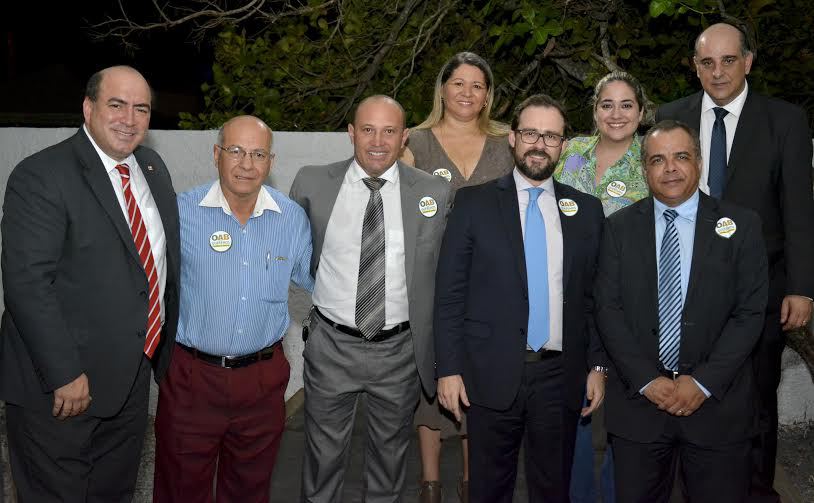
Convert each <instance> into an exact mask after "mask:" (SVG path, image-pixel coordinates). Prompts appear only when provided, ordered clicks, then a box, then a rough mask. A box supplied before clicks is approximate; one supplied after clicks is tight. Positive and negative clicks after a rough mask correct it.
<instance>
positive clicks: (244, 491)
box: [153, 346, 291, 503]
mask: <svg viewBox="0 0 814 503" xmlns="http://www.w3.org/2000/svg"><path fill="white" fill-rule="evenodd" d="M290 370H291V368H290V367H289V365H288V360H287V359H286V357H285V354H284V353H283V351H282V349H280V350H278V351H275V353H274V356H273V357H272V358H270V359H268V360H265V361H261V362H257V363H254V364H252V365H249V366H248V367H243V368H237V369H226V368H221V367H218V366H215V365H211V364H208V363H205V362H203V361H201V360H198V359H196V358H195V357H193V356H192V355H191V354H189V353H188V352H186V351H184V350H183V349H181V348H179V347H177V346H176V347H175V349H174V353H173V356H172V364H171V365H170V368H169V371H168V372H167V375H166V377H165V379H164V380H163V381H162V382H161V385H160V387H159V394H158V411H157V413H156V418H155V442H156V449H155V478H154V486H153V501H154V502H155V503H162V502H207V501H213V499H214V497H215V495H217V501H218V502H224V503H226V502H232V501H240V502H242V503H243V502H254V501H257V502H267V501H268V500H269V493H270V487H269V486H270V480H271V473H272V471H273V469H274V461H275V459H276V458H277V451H278V449H279V447H280V438H281V437H282V433H283V429H284V428H285V399H284V393H285V389H286V386H287V385H288V377H289V373H290ZM216 467H217V484H216V487H213V480H214V478H215V469H216Z"/></svg>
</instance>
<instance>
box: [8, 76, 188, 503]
mask: <svg viewBox="0 0 814 503" xmlns="http://www.w3.org/2000/svg"><path fill="white" fill-rule="evenodd" d="M151 98H152V95H151V91H150V87H149V86H148V84H147V82H146V81H145V80H144V77H142V76H141V74H140V73H138V72H137V71H136V70H134V69H133V68H130V67H112V68H107V69H105V70H102V71H100V72H98V73H96V74H94V75H93V76H92V77H91V78H90V80H89V81H88V86H87V88H86V91H85V100H84V103H83V105H82V111H83V114H84V119H85V124H84V126H83V127H82V128H81V129H80V130H79V131H78V132H77V133H76V134H75V135H74V136H73V137H71V138H69V139H67V140H65V141H63V142H62V143H59V144H57V145H54V146H52V147H49V148H47V149H45V150H43V151H41V152H38V153H36V154H34V155H32V156H31V157H28V158H27V159H25V160H23V161H22V162H21V163H20V164H19V165H17V167H16V168H14V171H13V172H12V173H11V176H10V177H9V180H8V185H7V188H6V196H5V204H4V207H3V212H4V214H3V220H2V238H3V255H2V266H3V288H4V291H5V305H6V311H5V313H4V314H3V320H2V331H1V332H0V397H2V399H4V400H5V401H6V402H7V410H6V413H7V418H6V419H7V428H8V439H9V452H10V457H11V467H12V474H13V476H14V481H15V485H16V487H17V492H18V498H19V500H20V501H36V502H38V503H39V502H47V501H83V502H84V501H88V502H110V501H129V500H130V499H131V498H132V494H133V489H134V486H135V482H136V475H137V473H138V466H139V460H140V454H141V447H142V443H143V438H144V432H145V429H146V426H147V403H148V395H149V387H150V386H149V379H150V369H151V367H154V368H155V372H156V378H157V379H160V378H161V376H162V375H163V373H164V371H165V370H166V368H167V365H168V363H169V354H170V353H169V350H170V349H171V348H172V346H173V339H174V337H175V328H176V324H177V315H178V307H177V306H178V304H177V302H178V293H177V290H176V281H177V278H178V256H179V250H178V210H177V207H176V204H175V193H174V192H173V188H172V182H171V180H170V175H169V172H168V171H167V167H166V166H165V165H164V162H163V161H162V160H161V158H160V157H159V156H158V154H156V153H155V152H154V151H152V150H150V149H147V148H144V147H141V146H139V144H140V143H141V141H142V140H143V139H144V135H145V134H146V132H147V128H148V125H149V120H150V111H151ZM151 364H152V365H151Z"/></svg>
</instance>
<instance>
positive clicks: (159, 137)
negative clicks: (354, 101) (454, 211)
mask: <svg viewBox="0 0 814 503" xmlns="http://www.w3.org/2000/svg"><path fill="white" fill-rule="evenodd" d="M74 132H75V130H74V129H69V128H61V129H33V128H0V202H2V197H4V196H5V187H6V179H7V178H8V175H9V173H10V172H11V170H12V169H13V168H14V166H15V165H16V164H17V163H18V162H19V161H20V160H22V159H23V158H25V157H26V156H28V155H30V154H32V153H34V152H37V151H38V150H41V149H43V148H45V147H47V146H48V145H52V144H54V143H57V142H58V141H61V140H62V139H64V138H67V137H68V136H70V135H72V134H73V133H74ZM216 136H217V134H216V131H150V133H149V136H148V138H147V141H146V142H145V144H146V145H147V146H149V147H151V148H154V149H155V150H157V151H158V152H159V153H160V154H161V156H162V157H163V159H164V161H165V162H166V164H167V167H168V168H169V170H170V172H171V173H172V177H173V182H174V184H175V189H176V191H177V192H182V191H184V190H186V189H189V188H191V187H194V186H196V185H199V184H202V183H206V182H209V181H212V180H214V179H215V178H216V176H217V175H216V171H215V167H214V163H213V159H212V145H213V144H214V143H215V140H216ZM274 151H275V152H276V153H277V157H276V160H275V166H274V168H273V170H272V172H271V176H270V179H271V180H270V181H271V185H273V186H274V187H276V188H277V189H279V190H281V191H283V192H285V193H288V189H289V188H290V187H291V182H292V181H293V180H294V175H295V174H296V173H297V170H298V169H299V168H300V167H302V166H305V165H308V164H327V163H329V162H334V161H337V160H341V159H346V158H349V157H350V156H351V154H352V152H353V150H352V147H351V145H350V141H349V140H348V136H347V134H345V133H289V132H278V133H275V134H274ZM0 214H2V213H0ZM1 292H2V291H0V293H1ZM309 305H310V299H309V298H308V296H307V295H306V294H305V293H304V292H303V291H301V290H294V289H292V290H291V301H290V311H291V319H292V323H291V327H290V328H289V330H288V335H287V336H286V338H285V339H284V345H285V351H286V355H287V356H288V358H289V360H290V362H291V381H290V382H289V384H288V389H287V390H286V398H289V397H290V396H291V395H293V394H294V393H295V392H296V391H297V390H299V389H300V388H302V349H303V344H302V338H301V337H300V329H301V327H300V321H301V320H302V318H303V317H304V316H305V313H306V311H307V309H308V306H309ZM153 406H154V405H153ZM779 412H780V422H781V423H784V424H788V423H794V422H799V421H807V420H811V419H812V418H814V382H812V377H811V375H810V374H809V372H808V369H807V368H806V367H805V364H804V363H803V362H802V360H801V359H800V357H799V356H798V355H797V354H796V353H794V352H793V351H791V350H790V349H787V350H786V352H785V354H784V355H783V380H782V382H781V384H780V391H779Z"/></svg>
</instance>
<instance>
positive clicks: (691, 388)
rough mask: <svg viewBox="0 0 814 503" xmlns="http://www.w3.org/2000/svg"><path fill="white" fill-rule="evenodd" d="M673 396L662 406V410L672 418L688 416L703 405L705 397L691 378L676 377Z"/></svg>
mask: <svg viewBox="0 0 814 503" xmlns="http://www.w3.org/2000/svg"><path fill="white" fill-rule="evenodd" d="M675 383H676V387H675V391H674V392H673V395H672V396H671V397H670V398H669V399H668V400H667V402H666V403H665V404H664V410H666V411H667V412H668V413H670V414H672V415H674V416H689V415H690V414H692V413H693V412H695V411H696V410H698V408H699V407H701V405H702V404H703V403H704V400H706V399H707V395H705V394H704V392H703V391H701V388H699V387H698V385H697V384H696V383H695V379H693V378H692V377H691V376H688V375H683V376H678V379H676V381H675Z"/></svg>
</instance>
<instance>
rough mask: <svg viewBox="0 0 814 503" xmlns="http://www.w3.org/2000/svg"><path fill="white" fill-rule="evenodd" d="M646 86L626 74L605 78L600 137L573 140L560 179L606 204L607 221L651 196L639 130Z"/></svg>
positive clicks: (597, 94) (598, 92)
mask: <svg viewBox="0 0 814 503" xmlns="http://www.w3.org/2000/svg"><path fill="white" fill-rule="evenodd" d="M645 103H646V101H645V96H644V90H643V89H642V86H641V84H639V82H638V81H637V80H636V79H635V78H633V76H632V75H630V74H628V73H626V72H618V71H617V72H612V73H609V74H607V75H605V76H604V77H603V78H602V79H601V80H600V81H599V82H598V83H597V84H596V87H595V88H594V96H593V108H594V124H595V126H596V132H597V133H598V134H597V135H595V136H583V137H577V138H572V139H571V140H569V141H568V146H567V148H566V149H565V152H563V153H562V155H561V156H560V163H559V165H558V166H557V169H556V171H555V172H554V178H555V179H556V180H557V181H559V182H562V183H565V184H567V185H570V186H572V187H574V188H575V189H578V190H580V191H582V192H586V193H588V194H591V195H594V196H596V197H598V198H599V199H600V200H601V201H602V207H603V208H604V209H605V216H607V215H610V214H611V213H613V212H614V211H616V210H618V209H620V208H624V207H625V206H627V205H629V204H632V203H634V202H636V201H638V200H639V199H642V198H644V197H646V196H647V195H648V190H647V183H646V182H645V179H644V174H643V173H642V165H641V161H640V160H639V152H640V144H639V137H638V135H636V130H637V129H638V127H639V123H640V122H641V121H642V119H643V117H644V116H645V110H644V107H645Z"/></svg>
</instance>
